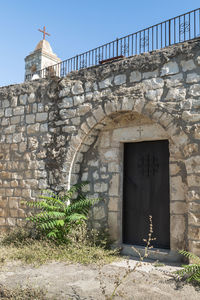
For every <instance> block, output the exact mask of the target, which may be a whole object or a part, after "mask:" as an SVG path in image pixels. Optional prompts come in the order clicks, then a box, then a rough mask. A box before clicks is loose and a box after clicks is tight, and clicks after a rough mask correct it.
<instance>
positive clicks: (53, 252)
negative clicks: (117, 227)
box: [0, 224, 119, 265]
mask: <svg viewBox="0 0 200 300" xmlns="http://www.w3.org/2000/svg"><path fill="white" fill-rule="evenodd" d="M96 236H97V237H96ZM69 239H70V241H71V242H70V243H67V244H64V243H62V244H56V243H55V242H54V241H52V240H49V239H47V238H45V237H41V236H40V238H38V239H35V238H32V233H30V232H29V231H26V230H24V229H19V228H18V229H15V230H14V231H11V232H10V233H9V234H7V235H6V236H4V237H3V236H2V237H1V239H0V264H3V263H5V262H6V261H9V260H20V261H22V262H25V263H27V264H34V265H41V264H44V263H47V262H50V261H65V262H68V263H83V264H92V263H96V262H101V263H102V264H104V263H110V262H112V261H114V260H119V255H118V254H119V253H118V251H117V250H108V249H105V248H102V247H100V246H99V245H98V243H96V240H98V232H95V231H94V232H93V233H92V238H91V233H90V234H88V229H87V225H86V224H83V225H79V226H77V227H76V228H74V229H73V230H72V231H71V232H70V234H69ZM105 244H106V240H105Z"/></svg>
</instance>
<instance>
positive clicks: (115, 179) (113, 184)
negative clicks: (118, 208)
mask: <svg viewBox="0 0 200 300" xmlns="http://www.w3.org/2000/svg"><path fill="white" fill-rule="evenodd" d="M109 196H119V174H113V175H112V178H111V180H110V188H109Z"/></svg>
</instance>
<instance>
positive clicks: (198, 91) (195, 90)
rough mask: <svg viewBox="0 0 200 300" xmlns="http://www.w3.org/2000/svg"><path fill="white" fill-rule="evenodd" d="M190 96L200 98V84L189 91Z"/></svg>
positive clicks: (194, 85)
mask: <svg viewBox="0 0 200 300" xmlns="http://www.w3.org/2000/svg"><path fill="white" fill-rule="evenodd" d="M188 94H189V95H191V96H194V97H199V96H200V84H193V85H192V86H191V87H190V88H189V91H188Z"/></svg>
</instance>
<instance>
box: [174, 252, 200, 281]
mask: <svg viewBox="0 0 200 300" xmlns="http://www.w3.org/2000/svg"><path fill="white" fill-rule="evenodd" d="M179 253H180V254H182V255H184V256H185V257H187V258H188V259H191V260H192V261H193V264H190V265H183V266H182V267H183V269H181V270H178V271H176V273H177V274H178V275H179V276H181V277H184V276H186V277H187V279H186V280H187V281H188V282H196V283H198V284H200V258H199V257H198V256H197V255H195V254H193V253H190V252H187V251H185V250H181V251H179Z"/></svg>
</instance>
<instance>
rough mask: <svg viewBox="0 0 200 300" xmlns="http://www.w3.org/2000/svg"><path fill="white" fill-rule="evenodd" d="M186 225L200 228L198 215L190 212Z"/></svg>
mask: <svg viewBox="0 0 200 300" xmlns="http://www.w3.org/2000/svg"><path fill="white" fill-rule="evenodd" d="M188 224H189V225H191V226H199V227H200V213H199V212H191V211H190V212H189V213H188Z"/></svg>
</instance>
